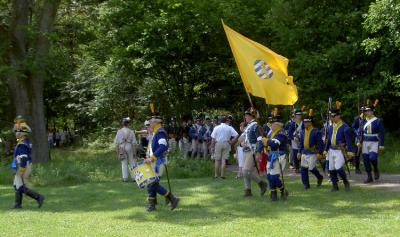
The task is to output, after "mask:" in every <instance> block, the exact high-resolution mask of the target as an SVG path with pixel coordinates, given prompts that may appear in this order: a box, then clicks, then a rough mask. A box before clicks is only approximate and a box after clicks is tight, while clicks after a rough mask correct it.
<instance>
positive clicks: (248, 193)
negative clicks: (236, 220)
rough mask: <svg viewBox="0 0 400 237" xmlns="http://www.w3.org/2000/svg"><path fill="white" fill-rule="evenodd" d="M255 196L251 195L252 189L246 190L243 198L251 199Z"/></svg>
mask: <svg viewBox="0 0 400 237" xmlns="http://www.w3.org/2000/svg"><path fill="white" fill-rule="evenodd" d="M251 196H253V194H251V189H245V190H244V194H243V197H251Z"/></svg>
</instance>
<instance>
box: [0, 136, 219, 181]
mask: <svg viewBox="0 0 400 237" xmlns="http://www.w3.org/2000/svg"><path fill="white" fill-rule="evenodd" d="M103 139H104V143H103V144H101V142H100V141H101V140H103ZM87 144H88V148H81V149H74V150H64V149H52V150H51V162H48V163H45V164H35V165H34V169H33V173H32V175H31V178H30V180H31V182H32V183H33V184H35V185H37V186H58V185H77V184H81V183H86V182H107V181H116V180H120V179H121V164H120V162H119V161H117V160H116V159H115V151H114V146H113V145H112V144H110V140H107V138H106V137H104V138H98V140H96V141H95V142H92V143H87ZM104 144H107V145H104ZM10 162H11V161H10V160H7V161H6V160H4V161H2V163H1V166H0V183H2V184H11V183H12V177H13V176H12V170H11V169H10ZM168 171H169V174H170V178H198V177H207V176H210V175H211V174H212V172H213V165H212V162H211V161H210V160H207V161H204V160H200V161H199V160H184V159H182V157H181V155H180V153H178V152H176V151H175V152H172V153H171V154H170V155H169V164H168ZM164 176H165V175H164ZM164 178H165V177H163V179H164Z"/></svg>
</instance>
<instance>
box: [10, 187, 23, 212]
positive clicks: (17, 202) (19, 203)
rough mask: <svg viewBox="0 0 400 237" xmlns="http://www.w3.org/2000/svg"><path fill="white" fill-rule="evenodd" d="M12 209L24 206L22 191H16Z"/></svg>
mask: <svg viewBox="0 0 400 237" xmlns="http://www.w3.org/2000/svg"><path fill="white" fill-rule="evenodd" d="M11 208H12V209H20V208H22V192H20V191H16V192H15V204H14V206H12V207H11Z"/></svg>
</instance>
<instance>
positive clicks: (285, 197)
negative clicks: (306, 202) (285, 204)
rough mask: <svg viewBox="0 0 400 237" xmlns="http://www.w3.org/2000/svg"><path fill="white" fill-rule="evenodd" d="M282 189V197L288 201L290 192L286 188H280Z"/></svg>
mask: <svg viewBox="0 0 400 237" xmlns="http://www.w3.org/2000/svg"><path fill="white" fill-rule="evenodd" d="M280 190H281V199H282V200H283V201H286V200H287V198H288V196H289V192H288V191H287V190H286V189H285V188H283V187H282V188H280Z"/></svg>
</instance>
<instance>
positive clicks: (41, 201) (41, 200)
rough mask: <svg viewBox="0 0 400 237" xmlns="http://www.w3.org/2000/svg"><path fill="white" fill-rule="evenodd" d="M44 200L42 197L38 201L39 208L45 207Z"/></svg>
mask: <svg viewBox="0 0 400 237" xmlns="http://www.w3.org/2000/svg"><path fill="white" fill-rule="evenodd" d="M44 199H45V197H44V196H42V195H40V197H39V199H38V200H37V202H38V208H41V207H42V206H43V202H44Z"/></svg>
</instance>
